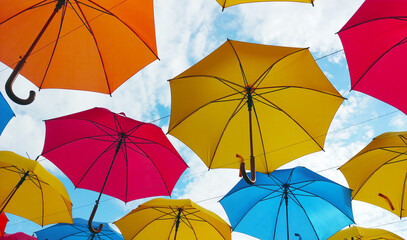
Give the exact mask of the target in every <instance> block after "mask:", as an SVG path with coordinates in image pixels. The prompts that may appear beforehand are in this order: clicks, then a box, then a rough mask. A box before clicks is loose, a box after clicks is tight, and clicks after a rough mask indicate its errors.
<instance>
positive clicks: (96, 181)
mask: <svg viewBox="0 0 407 240" xmlns="http://www.w3.org/2000/svg"><path fill="white" fill-rule="evenodd" d="M45 127H46V134H45V143H44V149H43V151H42V155H43V156H44V157H46V158H47V159H49V160H50V161H51V162H53V163H54V164H55V165H56V166H57V167H58V168H59V169H61V171H62V172H64V173H65V174H66V175H67V177H68V178H69V179H70V180H71V181H72V182H73V184H74V185H75V187H77V188H84V189H89V190H93V191H96V192H99V193H100V195H99V198H98V200H97V204H98V202H99V199H100V197H101V195H102V193H104V194H107V195H110V196H112V197H115V198H118V199H120V200H122V201H124V202H129V201H132V200H135V199H140V198H144V197H151V196H159V195H161V196H164V195H165V196H168V195H170V194H171V192H172V190H173V188H174V186H175V184H176V183H177V181H178V179H179V177H180V176H181V174H182V173H183V172H184V171H185V169H186V168H187V164H186V163H185V162H184V160H183V159H182V158H181V156H180V155H179V154H178V152H177V151H176V150H175V148H174V147H173V146H172V144H171V143H170V141H169V140H168V138H167V137H166V136H165V134H164V133H163V131H162V130H161V128H159V127H157V126H156V125H153V124H150V123H144V122H140V121H136V120H134V119H131V118H128V117H126V116H125V115H124V114H116V113H113V112H111V111H109V110H108V109H104V108H93V109H89V110H86V111H83V112H79V113H74V114H71V115H68V116H63V117H59V118H55V119H50V120H46V121H45ZM97 204H96V205H95V206H97Z"/></svg>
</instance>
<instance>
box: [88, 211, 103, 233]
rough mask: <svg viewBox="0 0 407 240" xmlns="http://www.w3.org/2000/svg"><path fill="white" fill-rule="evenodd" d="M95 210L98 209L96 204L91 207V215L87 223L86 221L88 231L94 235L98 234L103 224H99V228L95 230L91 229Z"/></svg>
mask: <svg viewBox="0 0 407 240" xmlns="http://www.w3.org/2000/svg"><path fill="white" fill-rule="evenodd" d="M97 209H98V203H96V204H95V206H94V207H93V210H92V213H91V214H90V217H89V221H88V228H89V231H91V232H92V233H94V234H97V233H100V232H101V231H102V229H103V224H100V225H99V228H97V229H94V228H93V218H94V217H95V214H96V210H97Z"/></svg>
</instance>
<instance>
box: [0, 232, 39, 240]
mask: <svg viewBox="0 0 407 240" xmlns="http://www.w3.org/2000/svg"><path fill="white" fill-rule="evenodd" d="M0 240H37V238H36V237H32V236H30V235H27V234H25V233H22V232H16V233H13V234H7V233H5V234H4V236H3V237H2V238H0Z"/></svg>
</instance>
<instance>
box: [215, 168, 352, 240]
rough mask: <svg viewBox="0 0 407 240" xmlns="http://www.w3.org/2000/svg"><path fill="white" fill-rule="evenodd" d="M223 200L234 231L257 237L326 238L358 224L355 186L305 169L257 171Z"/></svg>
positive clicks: (241, 181) (309, 239)
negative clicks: (353, 195) (353, 201)
mask: <svg viewBox="0 0 407 240" xmlns="http://www.w3.org/2000/svg"><path fill="white" fill-rule="evenodd" d="M257 174H258V175H257V181H256V183H255V184H253V185H249V184H247V183H246V182H245V181H244V180H243V179H242V180H240V181H239V182H238V183H237V184H236V186H234V187H233V189H232V190H230V191H229V193H227V194H226V195H225V196H224V197H223V198H222V199H221V200H220V203H221V204H222V206H223V208H224V209H225V211H226V214H227V215H228V218H229V221H230V223H231V225H232V229H233V230H234V231H237V232H242V233H245V234H248V235H251V236H254V237H257V238H259V239H270V240H281V239H303V240H314V239H316V240H318V239H327V238H328V237H330V236H331V235H333V234H334V233H336V232H337V231H339V230H340V229H342V228H343V227H345V226H347V225H349V224H352V223H354V221H353V214H352V207H351V190H350V189H348V188H346V187H343V186H341V185H339V184H337V183H335V182H333V181H331V180H329V179H327V178H325V177H322V176H321V175H318V174H317V173H315V172H313V171H311V170H309V169H307V168H304V167H296V168H293V169H284V170H275V171H274V172H272V173H271V174H270V175H269V176H268V175H266V174H262V173H257Z"/></svg>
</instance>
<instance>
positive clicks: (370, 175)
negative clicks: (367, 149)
mask: <svg viewBox="0 0 407 240" xmlns="http://www.w3.org/2000/svg"><path fill="white" fill-rule="evenodd" d="M406 153H407V151H406V152H404V153H399V154H398V155H397V156H395V157H392V158H390V159H389V160H387V161H385V162H384V163H383V164H381V165H380V166H378V167H377V168H376V169H375V170H374V171H373V172H372V173H371V174H369V176H368V177H367V178H366V179H365V180H364V181H363V182H362V184H361V185H360V187H359V188H358V189H357V191H355V194H352V195H353V197H352V199H354V198H355V197H356V195H357V194H358V193H359V191H360V190H361V189H362V187H363V186H364V185H365V184H366V182H367V181H369V179H370V178H371V177H372V176H373V174H374V173H375V172H377V171H379V169H380V168H381V167H383V166H384V165H385V164H386V163H388V162H390V161H392V160H393V159H396V158H398V157H400V156H401V155H404V154H406ZM364 154H365V153H364Z"/></svg>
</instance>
